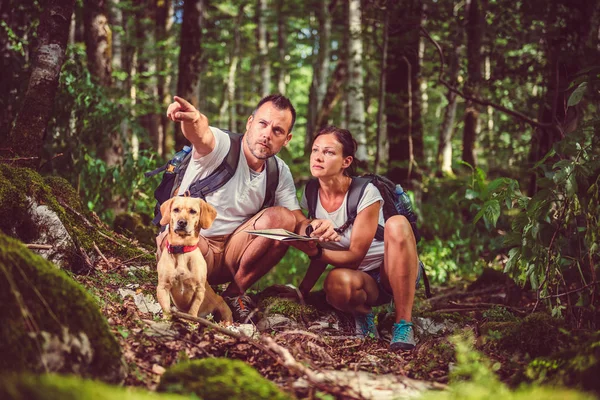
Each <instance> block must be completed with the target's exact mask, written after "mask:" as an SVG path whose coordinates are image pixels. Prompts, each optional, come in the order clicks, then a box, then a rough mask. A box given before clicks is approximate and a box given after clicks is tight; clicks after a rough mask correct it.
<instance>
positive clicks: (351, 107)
mask: <svg viewBox="0 0 600 400" xmlns="http://www.w3.org/2000/svg"><path fill="white" fill-rule="evenodd" d="M348 29H349V37H348V105H347V107H348V108H347V114H348V116H347V118H348V130H350V132H352V135H353V136H354V138H355V139H356V142H357V143H358V147H357V149H356V158H358V159H359V160H361V161H363V162H366V161H367V134H366V131H365V93H364V82H363V66H362V58H363V43H362V24H361V11H360V0H349V4H348Z"/></svg>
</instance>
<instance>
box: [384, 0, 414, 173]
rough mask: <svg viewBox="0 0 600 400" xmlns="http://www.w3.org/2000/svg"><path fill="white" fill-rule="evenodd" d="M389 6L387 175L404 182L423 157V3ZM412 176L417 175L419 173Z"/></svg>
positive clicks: (386, 110) (406, 2)
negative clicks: (421, 73)
mask: <svg viewBox="0 0 600 400" xmlns="http://www.w3.org/2000/svg"><path fill="white" fill-rule="evenodd" d="M391 7H392V10H391V14H390V33H389V51H388V56H389V60H388V69H387V76H386V86H387V96H386V101H385V106H386V109H385V114H386V118H387V128H388V138H389V142H390V152H389V160H390V164H389V166H388V173H387V175H388V176H389V177H390V178H391V179H392V180H394V181H396V182H405V181H406V180H407V179H410V178H412V177H411V176H410V175H411V171H413V170H414V169H415V168H414V167H415V166H414V163H415V162H416V161H420V160H421V159H422V157H423V153H422V152H423V147H422V138H423V127H422V123H421V109H420V107H421V96H420V89H419V87H420V85H419V75H420V69H421V66H420V63H419V43H420V36H419V31H420V27H421V24H422V20H423V4H422V3H421V1H420V0H406V1H404V2H402V3H397V4H393V5H392V6H391ZM415 177H416V178H417V179H419V176H418V174H417V175H416V176H415Z"/></svg>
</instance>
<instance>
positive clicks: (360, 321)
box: [354, 312, 379, 339]
mask: <svg viewBox="0 0 600 400" xmlns="http://www.w3.org/2000/svg"><path fill="white" fill-rule="evenodd" d="M354 323H355V333H356V335H357V336H360V337H363V338H373V339H379V332H377V327H376V326H375V314H373V313H372V312H370V313H368V314H356V315H355V316H354Z"/></svg>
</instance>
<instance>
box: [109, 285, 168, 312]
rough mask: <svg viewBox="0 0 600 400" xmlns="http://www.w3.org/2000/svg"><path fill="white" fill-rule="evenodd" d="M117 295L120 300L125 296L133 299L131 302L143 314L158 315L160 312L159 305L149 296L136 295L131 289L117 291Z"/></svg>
mask: <svg viewBox="0 0 600 400" xmlns="http://www.w3.org/2000/svg"><path fill="white" fill-rule="evenodd" d="M119 295H120V296H121V297H122V298H125V297H127V296H131V297H133V301H134V303H135V305H136V306H137V308H138V309H139V310H140V311H141V312H143V313H152V314H153V315H158V314H160V312H161V311H162V308H161V307H160V304H158V302H157V301H156V300H155V299H154V296H152V295H151V294H144V293H136V292H135V291H133V290H131V289H119Z"/></svg>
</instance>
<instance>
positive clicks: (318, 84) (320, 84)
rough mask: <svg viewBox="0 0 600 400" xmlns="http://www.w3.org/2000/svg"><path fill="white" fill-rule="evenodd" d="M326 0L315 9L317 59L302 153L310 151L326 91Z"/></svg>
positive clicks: (328, 46) (328, 42)
mask: <svg viewBox="0 0 600 400" xmlns="http://www.w3.org/2000/svg"><path fill="white" fill-rule="evenodd" d="M327 3H328V1H327V0H320V2H319V7H318V9H317V19H318V21H319V31H318V32H319V44H318V53H317V60H316V63H315V64H314V67H313V78H312V82H311V85H310V91H309V96H308V113H307V114H308V115H307V121H306V137H305V142H304V154H305V155H307V154H309V152H310V148H311V145H312V140H313V137H314V136H313V134H314V133H315V127H316V122H317V117H318V115H319V112H320V109H321V108H322V107H323V106H324V104H323V99H324V97H325V94H326V93H327V82H328V78H329V60H330V59H331V13H330V12H329V6H328V4H327Z"/></svg>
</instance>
